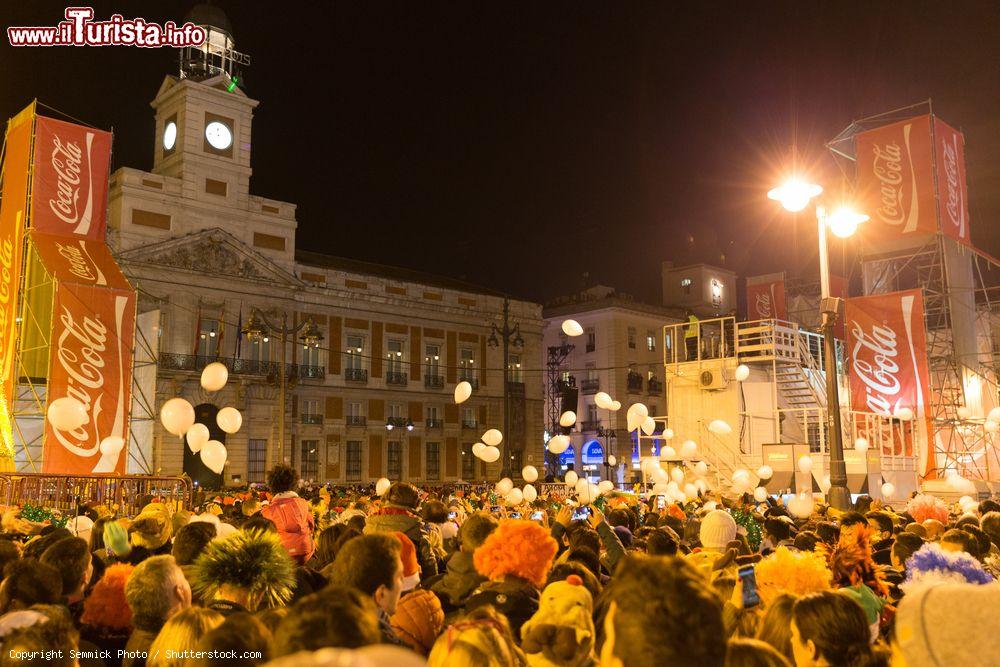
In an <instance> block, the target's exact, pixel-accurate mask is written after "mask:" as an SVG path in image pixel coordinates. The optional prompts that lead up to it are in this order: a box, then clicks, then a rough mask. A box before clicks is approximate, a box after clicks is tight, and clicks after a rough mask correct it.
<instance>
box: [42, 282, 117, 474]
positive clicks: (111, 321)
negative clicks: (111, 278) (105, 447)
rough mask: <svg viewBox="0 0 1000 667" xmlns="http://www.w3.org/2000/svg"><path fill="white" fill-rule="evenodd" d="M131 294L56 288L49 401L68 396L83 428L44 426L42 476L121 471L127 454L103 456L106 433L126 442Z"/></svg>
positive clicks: (69, 286)
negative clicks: (80, 412)
mask: <svg viewBox="0 0 1000 667" xmlns="http://www.w3.org/2000/svg"><path fill="white" fill-rule="evenodd" d="M135 307H136V303H135V293H134V292H132V291H128V290H115V289H109V288H106V287H92V286H85V285H75V284H71V283H59V285H58V287H57V289H56V297H55V311H54V317H53V326H52V341H51V351H50V353H51V361H50V364H49V368H50V371H49V378H48V400H49V402H50V403H51V402H52V401H54V400H56V399H58V398H62V397H64V396H69V397H72V398H75V399H76V400H78V401H80V402H81V403H82V404H83V405H84V407H85V408H86V409H87V414H88V417H89V418H88V420H87V423H86V424H84V425H83V426H81V427H80V428H78V429H76V430H73V431H57V430H55V429H53V428H52V425H51V424H50V423H49V421H48V420H46V422H45V453H44V458H43V467H42V471H43V472H57V473H64V474H78V475H81V474H94V473H117V474H122V473H124V472H125V459H126V450H125V448H121V449H119V450H117V451H114V452H110V451H109V452H108V453H106V454H105V453H102V452H101V451H100V444H101V440H103V439H104V438H107V437H108V436H118V437H121V438H122V439H123V440H124V441H125V442H127V441H128V437H129V434H128V418H129V406H130V404H131V390H132V345H133V336H134V332H135Z"/></svg>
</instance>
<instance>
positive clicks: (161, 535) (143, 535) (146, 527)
mask: <svg viewBox="0 0 1000 667" xmlns="http://www.w3.org/2000/svg"><path fill="white" fill-rule="evenodd" d="M173 526H174V524H173V518H172V516H171V514H170V510H169V508H167V506H166V505H164V504H163V503H149V504H147V505H145V506H144V507H143V508H142V510H140V511H139V514H138V515H137V516H136V517H135V519H134V520H133V521H132V522H131V524H129V527H128V536H129V548H128V550H127V552H126V553H125V554H124V556H119V558H124V559H127V560H128V562H130V563H132V564H133V565H136V564H138V563H139V562H141V561H143V560H144V559H146V558H148V557H150V556H158V555H164V554H169V553H170V549H171V547H172V545H171V543H170V538H171V536H172V534H173ZM105 541H107V525H105Z"/></svg>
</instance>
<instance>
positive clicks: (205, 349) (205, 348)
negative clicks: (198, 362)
mask: <svg viewBox="0 0 1000 667" xmlns="http://www.w3.org/2000/svg"><path fill="white" fill-rule="evenodd" d="M218 344H219V322H218V321H217V320H208V319H199V320H198V356H199V357H214V356H216V355H217V354H218Z"/></svg>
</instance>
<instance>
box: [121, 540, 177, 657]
mask: <svg viewBox="0 0 1000 667" xmlns="http://www.w3.org/2000/svg"><path fill="white" fill-rule="evenodd" d="M125 601H126V602H127V603H128V606H129V608H130V609H131V610H132V628H133V630H132V635H131V636H130V637H129V639H128V643H127V644H126V645H125V651H126V653H127V655H126V657H125V659H124V660H123V661H122V665H123V667H144V666H145V664H146V661H145V658H142V657H139V656H141V655H142V654H143V653H144V652H148V650H149V647H150V646H151V645H152V643H153V640H154V639H156V635H157V634H159V632H160V630H162V629H163V626H164V624H165V623H166V622H167V621H168V620H170V617H171V616H173V615H174V614H176V613H178V612H180V611H182V610H184V609H187V608H188V607H190V606H191V586H190V585H188V582H187V579H185V578H184V573H183V572H182V571H181V569H180V567H178V565H177V562H176V561H175V560H174V557H173V556H151V557H149V558H147V559H146V560H144V561H142V562H141V563H139V565H138V566H136V568H135V569H134V570H133V571H132V574H131V576H129V578H128V582H127V583H126V584H125Z"/></svg>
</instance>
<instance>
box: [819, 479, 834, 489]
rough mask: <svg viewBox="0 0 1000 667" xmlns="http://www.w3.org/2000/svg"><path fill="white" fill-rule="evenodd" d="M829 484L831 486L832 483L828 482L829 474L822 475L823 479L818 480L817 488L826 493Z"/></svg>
mask: <svg viewBox="0 0 1000 667" xmlns="http://www.w3.org/2000/svg"><path fill="white" fill-rule="evenodd" d="M831 486H833V484H831V483H830V476H829V475H823V479H821V480H820V481H819V490H820V491H822V492H823V493H828V492H829V491H830V487H831Z"/></svg>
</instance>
